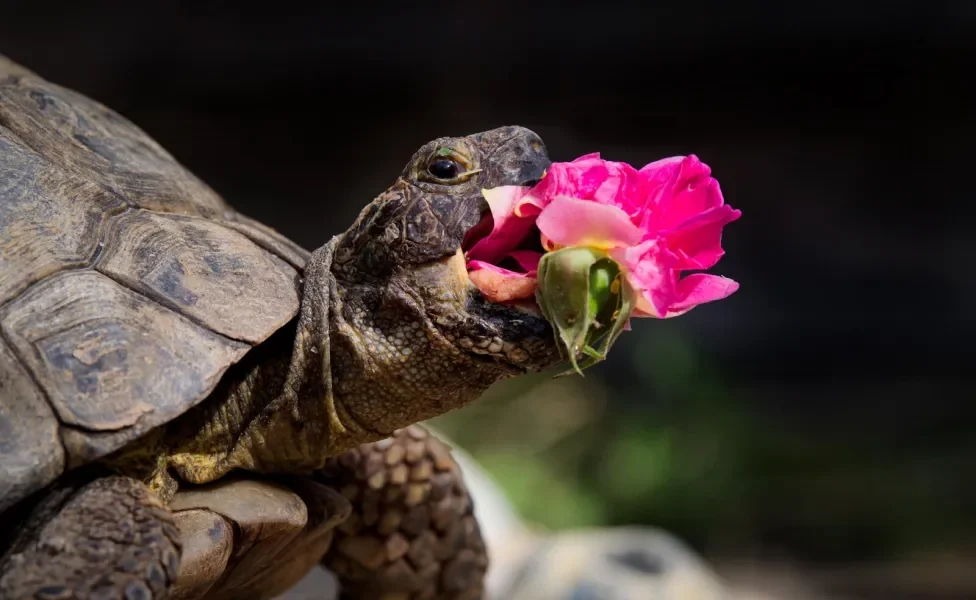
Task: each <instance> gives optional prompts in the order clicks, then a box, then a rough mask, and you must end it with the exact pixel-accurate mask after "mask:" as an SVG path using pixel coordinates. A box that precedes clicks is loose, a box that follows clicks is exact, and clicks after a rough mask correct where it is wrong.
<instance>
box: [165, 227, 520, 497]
mask: <svg viewBox="0 0 976 600" xmlns="http://www.w3.org/2000/svg"><path fill="white" fill-rule="evenodd" d="M333 247H334V245H333V244H329V245H328V246H326V247H325V248H323V249H322V250H319V251H317V252H316V253H315V254H313V256H312V258H311V259H310V261H309V264H308V265H307V266H306V271H305V276H306V280H305V286H304V296H303V299H302V308H301V313H300V314H299V317H298V318H297V319H296V321H295V322H294V323H293V324H292V325H289V327H287V328H283V329H282V330H281V331H279V332H277V333H276V334H275V335H274V336H273V337H272V338H271V339H269V340H268V341H266V342H265V343H264V344H262V346H261V347H259V348H257V349H255V351H253V352H252V353H251V354H249V355H248V357H246V358H245V361H243V362H242V363H241V364H239V365H236V366H235V367H234V368H233V369H232V370H231V371H230V372H229V373H228V374H227V376H226V377H225V378H224V380H223V382H222V383H221V387H220V388H219V389H218V390H217V392H215V397H212V398H210V399H209V400H208V401H207V402H205V403H204V404H203V405H201V406H199V407H198V408H196V409H194V410H191V411H189V412H188V413H187V414H186V415H184V417H182V418H181V419H179V420H178V421H177V422H175V423H174V424H173V426H172V427H171V428H170V431H168V432H167V437H168V438H169V440H171V441H172V442H173V443H174V445H171V446H169V447H170V448H171V452H170V453H169V458H168V461H167V463H168V467H169V468H170V469H171V470H173V471H175V472H176V474H177V475H178V476H179V477H180V478H181V479H183V480H184V481H188V482H191V483H205V482H208V481H212V480H214V479H217V478H218V477H220V476H222V475H224V474H225V473H227V472H228V471H230V470H232V469H244V470H248V471H257V472H267V473H273V472H279V473H280V472H287V473H290V474H300V473H307V472H310V471H313V470H316V469H320V468H322V467H323V466H324V463H325V461H326V459H327V458H328V457H331V456H335V455H337V454H340V453H342V452H344V451H346V450H348V449H350V448H352V447H354V446H356V445H358V444H361V443H365V442H370V441H376V440H379V439H382V438H384V437H387V436H388V435H390V434H391V433H392V432H393V431H394V430H395V429H398V428H400V427H405V426H407V425H409V424H412V423H416V422H419V421H423V420H425V419H428V418H431V417H433V416H436V415H439V414H443V413H445V412H448V411H450V410H453V409H455V408H459V407H461V406H463V405H465V404H467V403H468V402H470V401H472V400H474V399H476V398H477V397H478V396H480V395H481V393H482V392H483V391H484V390H485V389H487V388H488V387H489V386H490V385H491V384H492V383H494V382H495V381H497V380H498V379H500V378H502V377H504V376H507V375H510V374H512V373H511V370H510V369H509V368H506V367H503V366H502V365H501V364H500V363H498V362H497V361H493V360H483V359H479V358H478V357H476V356H475V355H473V354H469V353H468V352H465V351H464V350H462V349H461V348H459V345H460V346H463V345H464V344H463V340H461V341H462V343H461V344H458V343H456V340H460V338H461V336H462V335H463V334H461V333H458V334H457V335H455V334H454V333H452V332H453V331H455V330H454V329H452V326H451V325H450V323H451V322H453V321H457V322H459V323H460V322H464V321H465V319H464V316H463V315H461V316H458V314H457V306H458V298H459V297H460V295H463V294H464V293H465V292H464V290H462V289H452V288H451V287H450V286H445V285H443V284H442V281H441V280H439V279H437V275H436V274H437V273H439V272H440V271H438V270H437V269H436V268H435V267H432V268H431V274H430V277H431V279H430V281H426V280H425V277H426V276H427V274H426V273H424V272H414V274H413V279H412V280H411V281H412V282H414V283H417V282H418V281H419V282H420V284H421V287H423V288H424V289H426V290H428V292H429V293H428V296H429V297H427V298H424V299H421V298H419V297H417V295H416V293H414V292H413V291H411V289H412V288H411V286H408V285H406V284H404V283H403V282H400V281H398V280H397V279H396V278H392V279H391V280H390V281H388V282H386V284H385V285H381V286H377V285H375V284H369V283H363V282H358V283H357V282H351V281H343V282H342V285H341V286H340V285H339V284H338V283H337V281H336V277H335V276H334V275H333V273H332V271H331V269H330V266H331V264H332V262H331V256H332V255H331V251H332V248H333ZM431 290H433V292H431ZM432 319H434V320H437V321H438V324H435V323H434V322H433V321H432ZM458 331H460V330H458ZM500 343H501V342H499V344H500Z"/></svg>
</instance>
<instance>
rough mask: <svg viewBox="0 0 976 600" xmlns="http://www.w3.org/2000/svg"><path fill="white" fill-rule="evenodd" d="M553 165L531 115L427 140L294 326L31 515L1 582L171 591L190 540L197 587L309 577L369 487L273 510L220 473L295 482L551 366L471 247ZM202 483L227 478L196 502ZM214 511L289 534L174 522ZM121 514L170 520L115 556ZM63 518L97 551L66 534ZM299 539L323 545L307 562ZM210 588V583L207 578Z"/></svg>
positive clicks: (188, 558)
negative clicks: (496, 213)
mask: <svg viewBox="0 0 976 600" xmlns="http://www.w3.org/2000/svg"><path fill="white" fill-rule="evenodd" d="M548 165H549V160H548V157H547V154H546V150H545V147H544V146H543V144H542V142H541V140H540V139H539V138H538V136H536V135H535V134H534V133H532V132H531V131H528V130H526V129H524V128H518V127H505V128H500V129H495V130H491V131H487V132H483V133H479V134H475V135H471V136H467V137H459V138H441V139H438V140H434V141H432V142H430V143H428V144H426V145H425V146H423V147H422V148H421V149H420V150H419V151H418V152H417V153H416V154H415V155H414V156H413V158H412V159H411V160H410V162H409V163H408V164H407V166H406V167H405V169H404V170H403V172H402V174H401V175H400V177H399V178H398V179H397V180H396V181H395V182H394V183H393V185H392V186H391V187H390V188H389V189H388V190H386V191H385V192H383V193H382V194H380V195H379V196H378V197H377V198H376V199H375V200H374V201H373V202H372V203H371V204H369V205H368V206H367V207H366V208H365V209H364V210H363V211H362V213H361V214H360V216H359V218H358V219H357V220H356V221H355V223H354V224H353V225H352V226H351V227H350V228H349V229H348V230H347V231H346V232H345V233H344V234H342V235H341V236H338V237H337V238H335V239H333V240H332V241H331V242H329V243H328V244H326V245H325V246H323V247H322V248H321V249H319V250H318V251H316V252H315V253H314V254H313V256H312V258H311V260H310V261H309V263H308V265H307V266H306V269H305V273H304V277H305V278H304V282H303V297H302V305H301V311H300V314H299V316H298V317H297V319H296V320H295V321H294V322H293V323H291V324H289V325H288V326H286V327H284V328H282V329H281V330H279V331H278V332H277V333H276V334H275V335H274V336H272V338H270V339H269V340H268V341H267V342H265V343H264V344H262V346H260V347H258V348H256V349H255V350H254V351H252V352H251V353H250V354H249V355H247V356H246V357H245V359H244V360H242V361H241V362H240V363H239V364H237V365H235V366H234V367H233V368H232V369H231V370H230V371H229V372H228V373H227V374H226V375H225V377H224V379H223V380H222V382H221V384H220V385H219V386H218V387H217V389H216V390H215V391H214V393H213V394H212V395H211V397H210V398H208V399H207V400H206V401H204V402H203V403H201V404H200V405H198V406H197V407H195V408H194V409H192V410H190V411H189V412H187V413H186V414H184V415H183V416H182V417H180V418H179V419H177V420H176V421H174V422H172V423H171V424H169V425H168V426H167V427H164V428H160V429H158V430H157V431H155V432H153V434H151V435H149V436H146V437H145V438H143V439H140V440H138V441H137V442H136V443H135V444H131V445H130V446H128V447H126V448H123V449H122V450H121V451H119V452H117V453H116V454H114V455H113V456H111V457H109V458H108V459H106V460H105V461H104V464H105V465H106V466H108V467H110V469H111V470H112V471H114V473H116V474H119V475H121V477H115V478H113V479H111V480H110V481H109V482H108V483H106V484H104V485H100V484H97V480H96V484H92V485H89V486H88V487H84V484H83V482H82V483H81V484H79V487H78V488H76V489H81V490H82V491H80V492H70V493H75V494H76V495H75V498H76V499H75V500H69V501H67V503H65V501H64V500H63V499H62V500H59V501H58V503H56V504H52V508H50V509H49V510H45V511H41V512H40V513H38V514H35V515H33V516H28V517H26V522H25V525H24V526H23V527H22V528H21V532H22V533H21V534H20V535H19V538H18V541H17V544H16V545H17V548H18V549H19V551H22V557H21V558H20V559H18V560H19V561H20V562H18V560H14V561H11V562H8V563H7V564H6V565H3V564H0V592H2V591H4V590H8V591H9V590H21V591H23V590H27V592H28V593H33V592H35V591H36V590H40V589H42V588H43V589H45V590H47V592H50V593H49V594H48V595H49V596H50V597H65V598H78V599H79V600H80V599H81V598H94V597H96V596H97V594H96V591H97V590H101V591H102V592H106V593H108V594H109V597H113V596H112V594H113V593H117V597H123V596H124V595H125V594H129V593H130V592H131V594H137V593H141V592H143V591H144V590H151V591H152V592H153V593H154V594H155V596H154V597H156V598H161V597H166V595H167V594H168V593H169V592H171V591H172V590H173V582H174V579H175V578H174V573H172V571H173V570H174V568H173V559H172V557H173V556H174V552H176V553H179V552H182V550H181V548H184V547H192V549H193V552H192V553H189V554H187V553H184V554H183V555H181V556H182V558H183V559H184V560H182V563H181V565H180V573H187V574H191V575H192V577H191V575H187V576H186V577H187V578H188V579H187V581H189V584H192V585H189V584H188V585H182V586H181V585H180V583H179V582H177V584H176V589H177V590H178V591H179V597H181V598H200V597H208V598H211V597H212V598H216V597H222V595H226V594H230V597H245V596H242V595H241V593H240V591H239V590H227V589H222V588H221V585H222V584H221V583H220V582H222V581H225V579H226V578H225V572H226V571H227V570H228V569H230V568H232V567H235V566H239V565H242V564H250V565H257V566H255V567H253V568H255V569H259V570H260V571H261V572H264V573H269V574H274V577H270V576H269V577H267V578H263V579H260V580H259V581H257V582H250V583H249V584H248V585H249V588H248V590H249V591H248V595H247V596H246V597H254V598H265V597H269V594H272V593H277V592H280V591H281V590H282V589H286V588H287V587H288V585H290V584H291V583H294V581H297V579H299V578H300V577H301V576H302V575H303V574H304V570H303V569H304V567H305V566H309V567H310V566H311V565H312V564H314V563H315V562H316V561H317V560H318V558H320V557H321V555H322V553H324V552H325V551H326V549H327V548H328V545H329V544H328V542H329V540H330V537H329V535H328V532H329V531H331V530H332V529H334V528H335V527H336V526H337V523H340V522H341V521H343V520H344V519H345V518H346V516H348V514H350V513H356V506H355V501H354V505H353V506H352V507H351V509H350V508H349V507H346V508H342V507H341V502H339V503H337V502H336V494H335V492H336V490H332V493H331V494H330V493H329V490H328V488H325V490H324V491H323V490H322V489H319V488H316V489H317V490H318V491H314V492H313V491H309V490H310V489H312V488H309V487H308V486H306V485H303V484H294V483H291V484H288V485H286V486H285V487H284V488H276V489H278V491H272V489H271V488H261V489H265V492H262V493H257V492H254V491H253V489H252V490H251V491H250V492H246V493H250V494H252V496H251V497H252V498H261V497H263V498H266V499H267V503H268V504H267V506H263V505H261V502H260V501H258V500H255V499H252V500H249V501H248V502H246V503H242V502H241V501H240V499H239V498H238V497H237V496H235V495H233V494H238V493H245V492H236V491H235V492H228V491H227V490H228V489H234V490H237V489H240V486H237V485H234V486H229V487H228V486H221V485H220V483H221V482H220V481H218V480H221V478H223V477H224V476H225V475H227V474H229V473H231V471H237V472H238V473H240V472H244V473H247V472H251V473H257V474H261V476H262V477H271V478H277V480H278V481H279V483H277V484H274V485H279V486H280V485H282V483H281V482H286V483H287V482H288V481H291V482H294V477H295V476H300V477H312V476H314V475H315V473H317V472H320V470H321V469H323V468H324V467H325V466H326V464H327V462H328V461H329V459H330V458H334V457H341V455H343V454H344V453H346V452H349V451H353V452H356V451H357V450H355V449H356V448H357V447H362V445H363V444H370V443H373V442H377V441H380V440H383V439H384V438H387V437H389V436H391V435H393V434H394V432H395V431H397V430H399V429H401V428H404V427H407V426H409V425H411V424H413V423H417V422H419V421H422V420H425V419H428V418H431V417H434V416H437V415H440V414H443V413H445V412H448V411H450V410H454V409H457V408H460V407H462V406H464V405H465V404H468V403H469V402H471V401H473V400H475V399H476V398H477V397H478V396H479V395H480V394H481V393H482V392H483V391H484V390H485V389H486V388H487V387H489V386H490V385H492V384H493V383H495V382H496V381H498V380H500V379H502V378H506V377H512V376H516V375H519V374H521V373H525V372H526V371H539V370H543V369H545V368H547V367H549V366H551V365H553V364H554V363H555V362H556V361H557V360H558V352H557V350H556V348H555V346H554V344H553V336H552V331H551V329H550V328H549V325H548V324H547V322H546V321H545V320H544V319H543V318H542V317H541V316H540V315H539V314H538V313H535V312H532V311H529V310H526V309H521V308H515V307H511V306H504V305H498V304H492V303H491V302H488V301H487V300H486V299H485V298H484V297H483V296H482V295H481V293H480V292H479V291H478V290H477V288H476V287H475V286H474V285H473V284H472V283H471V282H470V280H469V279H468V276H467V273H466V270H465V266H464V264H465V261H464V257H463V254H462V251H461V246H462V242H463V241H464V238H465V236H466V235H467V234H468V232H469V230H471V228H472V227H474V225H476V224H477V223H478V222H479V221H480V220H481V218H482V216H483V215H485V214H487V212H488V207H487V204H486V202H485V201H484V198H483V197H482V194H481V190H482V189H484V188H490V187H497V186H504V185H531V184H532V183H533V182H534V181H536V180H538V179H539V178H540V177H541V176H542V175H543V173H544V171H545V169H546V168H547V167H548ZM289 478H290V479H289ZM215 483H216V485H215ZM193 485H204V486H207V487H205V488H204V489H207V490H213V492H212V493H211V494H210V495H209V496H207V495H206V494H203V495H196V496H192V497H191V498H192V499H191V500H187V494H193V493H194V492H193V489H194V488H193ZM262 485H265V484H262ZM289 489H291V490H293V491H288V490H289ZM221 490H223V491H221ZM61 493H62V495H69V492H61ZM66 497H67V496H66ZM436 500H437V499H436V498H432V499H431V501H432V502H434V501H436ZM87 506H91V507H100V508H99V510H100V511H102V512H104V513H105V514H104V515H102V516H101V517H100V519H99V520H96V521H95V522H91V523H90V522H88V521H85V520H83V519H84V518H85V517H84V512H85V511H84V510H80V509H79V507H87ZM228 506H231V507H232V508H227V507H228ZM299 506H301V508H297V507H299ZM62 507H63V508H62ZM208 507H209V509H212V511H213V512H212V513H211V514H222V515H223V516H224V517H225V518H226V519H229V520H230V521H232V522H234V523H235V526H234V527H235V528H236V529H234V531H237V532H238V533H239V532H240V531H256V532H257V533H255V534H254V535H258V536H260V532H262V531H269V530H268V526H269V525H268V522H267V521H268V519H271V517H270V516H269V515H272V514H275V515H279V516H280V515H281V514H284V513H287V514H291V515H292V517H288V518H285V517H281V518H279V521H281V522H285V523H286V524H287V526H282V527H285V530H286V534H287V535H286V537H285V538H276V539H275V541H274V543H272V544H270V546H269V544H268V543H265V544H261V543H257V542H255V539H254V538H253V536H252V535H251V534H248V535H245V536H244V539H239V538H240V537H241V536H240V535H238V536H237V537H235V538H234V539H233V540H232V541H230V542H228V541H227V540H226V539H225V537H221V535H217V534H215V533H213V532H214V531H215V530H214V528H213V527H214V522H215V521H214V520H213V518H211V517H208V516H207V515H206V514H198V513H192V514H189V516H187V514H186V513H185V512H183V513H182V514H183V515H184V516H182V517H179V518H177V519H175V520H174V518H173V516H172V513H171V509H177V510H182V511H193V510H197V511H199V510H204V509H206V508H208ZM221 507H223V508H221ZM233 507H237V508H233ZM242 507H243V508H242ZM275 507H279V508H275ZM281 507H290V508H287V509H286V508H281ZM221 510H224V511H225V512H223V513H221V512H220V511H221ZM59 511H60V512H59ZM234 511H237V512H236V513H234V514H233V515H229V514H227V513H228V512H234ZM282 511H284V513H283V512H282ZM290 511H291V512H290ZM294 511H297V513H296V512H294ZM299 513H300V514H299ZM180 514H181V513H180V512H177V515H180ZM295 515H299V516H301V515H304V516H301V518H299V516H295ZM286 516H287V515H286ZM133 519H137V521H133ZM282 519H283V521H282ZM271 520H272V521H273V520H274V519H271ZM135 522H137V523H138V527H136V526H134V525H133V523H135ZM275 522H277V521H275ZM174 523H176V524H177V525H178V529H179V538H180V539H175V538H174V532H175V529H174ZM109 524H111V525H110V528H111V529H112V530H113V531H115V530H117V529H118V530H121V531H125V530H126V529H137V530H139V531H142V530H145V531H147V532H157V533H147V534H146V536H145V537H144V538H143V537H139V538H137V539H136V540H131V539H128V538H125V540H123V541H119V542H118V543H117V544H116V546H111V547H109V546H105V548H107V549H106V550H105V552H102V553H101V554H100V553H99V552H98V551H97V550H99V548H101V547H103V546H104V542H102V541H100V540H101V539H103V538H104V536H105V535H106V529H105V528H106V527H109ZM244 524H246V525H247V526H244ZM339 526H340V527H341V525H339ZM140 528H141V529H140ZM248 528H250V529H248ZM65 532H68V533H70V535H69V537H70V538H71V539H74V540H76V543H75V545H77V546H79V547H85V548H88V547H91V548H92V549H93V550H92V552H93V553H87V554H79V553H77V552H74V551H72V549H71V548H64V547H61V546H58V547H57V548H54V547H52V546H51V543H52V542H51V540H52V539H58V536H62V535H65ZM158 532H163V533H164V534H165V535H163V534H159V533H158ZM228 544H229V546H228ZM133 545H134V547H133ZM271 546H273V547H274V548H276V549H275V550H274V551H273V552H272V551H270V550H269V549H268V548H269V547H271ZM282 547H286V548H290V549H291V552H283V553H282V552H281V551H280V548H282ZM296 548H306V549H307V552H305V555H304V556H302V557H300V558H296V556H295V551H294V550H295V549H296ZM32 553H33V554H32ZM214 556H219V557H223V558H221V559H220V560H223V561H224V562H222V563H221V562H220V560H218V561H217V563H214ZM228 556H229V557H230V559H227V557H228ZM15 558H16V557H15ZM296 560H299V561H300V563H301V564H302V565H303V567H302V568H296V567H295V564H296ZM215 564H216V565H217V566H214V565H215ZM10 565H21V566H20V567H18V568H16V569H13V568H11V567H10ZM249 568H251V567H249ZM122 571H124V572H125V575H124V576H123V575H121V574H120V572H122ZM181 577H182V576H181ZM190 579H192V581H190ZM260 581H266V582H268V585H267V587H261V585H262V584H261V583H260ZM93 582H95V583H93ZM93 585H94V586H95V587H94V588H93V587H92V586H93ZM86 586H87V587H86ZM98 586H101V587H98ZM191 588H192V589H191ZM207 589H209V592H207V595H205V596H201V595H200V593H197V592H195V591H194V590H207ZM99 593H101V592H99ZM59 594H60V595H59ZM72 594H73V595H72ZM131 594H130V595H131ZM0 595H2V594H0ZM135 597H142V596H135ZM363 597H366V596H363ZM445 597H446V596H445ZM451 597H454V596H451ZM458 597H462V596H458Z"/></svg>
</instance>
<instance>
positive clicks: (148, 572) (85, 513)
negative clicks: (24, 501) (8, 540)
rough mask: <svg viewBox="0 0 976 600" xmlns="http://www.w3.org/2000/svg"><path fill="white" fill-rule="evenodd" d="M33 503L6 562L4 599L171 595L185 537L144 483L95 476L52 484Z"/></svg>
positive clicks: (2, 567)
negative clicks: (81, 481) (58, 485)
mask: <svg viewBox="0 0 976 600" xmlns="http://www.w3.org/2000/svg"><path fill="white" fill-rule="evenodd" d="M28 510H29V516H28V517H27V519H26V520H25V521H24V523H23V525H22V526H21V527H20V528H19V529H18V533H17V534H16V535H15V539H14V540H13V542H12V545H11V547H10V549H9V551H8V553H7V555H6V556H5V558H4V559H3V563H2V564H0V598H2V599H3V600H21V599H24V600H26V599H32V600H33V599H37V600H96V599H99V600H100V599H103V598H105V599H108V598H112V599H115V598H119V599H123V598H124V599H125V600H137V599H139V600H142V599H145V600H149V599H151V598H155V599H156V600H159V599H161V598H166V596H167V591H168V590H169V588H170V586H171V585H172V583H173V581H174V580H175V578H176V576H177V572H178V570H179V566H180V554H179V553H180V536H179V531H178V529H177V528H176V526H175V525H174V522H173V517H172V514H171V513H170V512H169V510H167V509H166V508H164V507H163V504H162V503H161V502H160V501H159V499H158V498H157V497H156V496H155V495H154V494H153V493H152V492H151V491H150V490H149V488H148V487H146V486H145V485H144V484H142V483H140V482H138V481H136V480H134V479H129V478H127V477H114V476H113V477H105V478H101V479H96V480H94V481H91V482H90V483H87V484H85V485H82V486H80V487H76V488H72V487H61V488H56V489H53V490H52V491H50V493H48V494H47V496H45V497H44V498H43V499H42V500H41V501H40V503H39V504H38V505H37V506H35V507H32V508H28ZM4 533H7V532H4Z"/></svg>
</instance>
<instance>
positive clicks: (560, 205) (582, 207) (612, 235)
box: [535, 196, 642, 249]
mask: <svg viewBox="0 0 976 600" xmlns="http://www.w3.org/2000/svg"><path fill="white" fill-rule="evenodd" d="M535 224H536V226H537V227H538V228H539V231H540V232H542V234H543V235H544V236H545V238H546V239H548V240H549V241H552V242H555V243H556V244H559V245H562V246H591V247H595V248H604V249H607V248H613V247H617V246H631V245H633V244H636V243H638V242H640V240H641V237H642V234H641V230H640V229H638V228H637V226H636V225H634V224H633V223H631V222H630V219H629V218H628V216H627V214H626V213H624V211H622V210H621V209H619V208H617V207H615V206H606V205H604V204H597V203H596V202H589V201H586V200H579V199H576V198H568V197H565V196H559V197H557V198H556V199H554V200H553V201H552V202H551V203H549V205H548V206H546V207H545V208H544V209H543V210H542V212H541V213H540V214H539V218H538V219H537V220H536V223H535Z"/></svg>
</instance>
